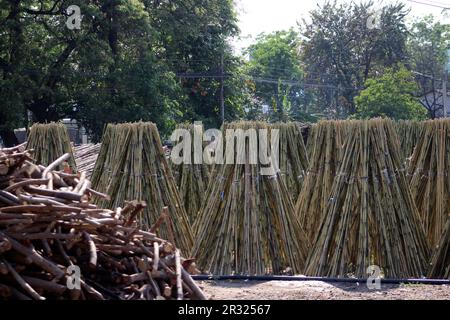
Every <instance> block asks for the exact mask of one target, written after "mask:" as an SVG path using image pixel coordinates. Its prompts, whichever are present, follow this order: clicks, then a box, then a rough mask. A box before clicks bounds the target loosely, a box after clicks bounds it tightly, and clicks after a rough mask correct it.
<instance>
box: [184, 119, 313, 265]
mask: <svg viewBox="0 0 450 320" xmlns="http://www.w3.org/2000/svg"><path fill="white" fill-rule="evenodd" d="M239 129H242V130H243V131H247V130H248V129H255V130H264V129H265V130H267V132H268V133H269V135H271V137H269V138H268V141H271V140H272V136H275V133H274V132H275V131H273V130H271V128H270V126H269V125H267V124H265V123H259V122H237V123H231V124H225V125H224V131H225V132H227V133H228V130H230V131H231V130H233V131H234V130H239ZM233 131H232V132H233ZM261 132H265V131H261ZM254 139H255V140H257V141H256V142H255V141H254V140H253V142H254V143H251V142H252V141H251V139H248V140H246V142H245V143H242V144H237V147H236V146H231V144H230V146H229V147H228V148H225V149H226V150H225V151H226V152H225V153H226V154H231V155H232V156H233V159H234V160H235V159H237V157H240V156H243V158H244V161H242V162H240V163H236V162H239V161H234V163H230V162H226V163H225V164H218V165H215V167H214V169H213V170H212V175H211V181H210V184H209V187H208V192H207V197H206V200H205V202H204V204H203V206H202V210H201V211H200V215H199V218H198V219H197V222H196V224H195V227H194V230H195V232H196V241H195V244H194V249H193V252H192V256H194V257H196V259H197V262H198V265H199V266H200V267H201V268H202V269H203V270H204V271H206V272H212V273H214V274H231V273H237V274H264V273H275V274H277V273H280V272H282V271H283V270H285V269H286V268H288V267H290V268H292V270H293V271H294V272H300V271H302V270H303V266H304V262H305V259H306V255H307V253H308V250H309V241H308V239H307V236H306V234H305V232H304V231H303V228H302V227H301V225H300V223H299V221H298V219H297V218H296V216H295V215H294V207H293V203H292V201H291V199H290V196H289V192H288V190H287V188H286V185H285V183H284V182H283V179H281V175H280V172H279V170H275V171H272V173H275V174H273V175H270V176H268V175H265V173H266V172H262V171H261V169H263V167H264V166H263V165H261V164H260V163H261V162H265V161H258V162H257V163H256V164H255V162H254V161H251V160H250V159H251V158H253V160H254V156H255V155H254V154H253V155H252V154H251V151H250V150H253V151H254V149H250V148H251V146H253V147H254V146H255V144H257V145H258V147H257V149H256V150H257V152H259V154H260V155H261V152H262V153H266V150H264V149H262V145H263V143H262V141H261V138H259V137H258V134H255V135H254ZM274 140H275V139H274ZM271 146H272V147H273V146H274V145H271ZM272 152H273V153H274V154H275V152H276V151H275V150H272ZM271 158H272V159H271V160H272V161H271V163H272V164H274V162H276V161H273V160H274V159H273V157H271ZM241 159H242V158H241ZM263 173H264V174H263ZM205 248H207V249H205Z"/></svg>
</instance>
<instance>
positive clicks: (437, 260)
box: [428, 218, 450, 279]
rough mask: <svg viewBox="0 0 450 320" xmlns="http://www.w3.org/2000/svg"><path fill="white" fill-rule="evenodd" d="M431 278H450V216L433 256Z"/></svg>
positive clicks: (429, 274)
mask: <svg viewBox="0 0 450 320" xmlns="http://www.w3.org/2000/svg"><path fill="white" fill-rule="evenodd" d="M428 277H430V278H438V279H444V278H445V279H450V218H449V219H447V223H446V224H445V228H444V232H443V233H442V236H441V238H440V240H439V242H438V244H437V246H436V248H435V249H434V252H433V256H432V258H431V266H430V271H429V273H428Z"/></svg>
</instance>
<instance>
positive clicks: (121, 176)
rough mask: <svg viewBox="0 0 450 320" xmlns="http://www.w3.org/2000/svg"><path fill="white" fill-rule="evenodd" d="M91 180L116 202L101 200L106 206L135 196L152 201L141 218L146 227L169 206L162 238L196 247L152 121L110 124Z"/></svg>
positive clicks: (141, 224) (182, 246) (115, 204)
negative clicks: (193, 244)
mask: <svg viewBox="0 0 450 320" xmlns="http://www.w3.org/2000/svg"><path fill="white" fill-rule="evenodd" d="M92 185H93V186H94V188H95V189H96V190H99V191H101V192H105V193H107V194H108V195H110V196H111V199H112V200H111V201H106V200H104V199H101V200H99V202H98V204H99V205H101V206H105V207H108V208H114V207H117V206H119V205H120V204H121V203H124V201H125V200H132V199H136V200H144V201H145V202H147V208H146V209H145V210H144V211H143V213H142V214H141V215H140V217H139V222H140V226H141V227H142V228H144V229H148V228H150V227H151V226H153V225H154V224H155V223H156V222H157V221H158V222H160V221H161V220H160V219H161V217H160V213H161V212H162V210H163V208H164V207H167V213H168V215H166V216H165V221H166V225H165V228H161V230H160V234H161V237H165V238H166V239H169V240H171V241H172V242H174V243H175V244H176V245H177V246H178V247H179V248H181V249H182V250H183V252H186V253H188V252H189V251H190V250H191V248H192V241H193V239H192V230H191V227H190V224H189V219H188V217H187V214H186V211H185V209H184V207H183V205H182V202H181V199H180V196H179V194H178V190H177V187H176V184H175V179H174V178H173V176H172V171H171V169H170V166H169V163H168V162H167V159H166V157H165V154H164V150H163V147H162V145H161V141H160V137H159V133H158V129H157V128H156V125H154V124H153V123H143V122H139V123H133V124H117V125H112V124H110V125H108V126H107V127H106V129H105V131H104V134H103V139H102V146H101V149H100V153H99V156H98V158H97V162H96V164H95V168H94V172H93V174H92ZM158 224H159V223H158ZM152 231H153V230H152Z"/></svg>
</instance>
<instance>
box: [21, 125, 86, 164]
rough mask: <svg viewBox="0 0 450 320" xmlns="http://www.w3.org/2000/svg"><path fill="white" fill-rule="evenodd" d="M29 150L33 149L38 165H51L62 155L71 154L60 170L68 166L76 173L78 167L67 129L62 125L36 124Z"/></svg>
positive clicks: (31, 132)
mask: <svg viewBox="0 0 450 320" xmlns="http://www.w3.org/2000/svg"><path fill="white" fill-rule="evenodd" d="M27 149H33V150H34V151H33V157H34V159H35V160H36V162H37V163H38V164H42V165H44V166H46V165H49V164H50V163H52V162H53V161H55V160H56V159H58V157H59V156H60V155H62V154H65V153H68V154H70V157H69V159H68V160H67V164H62V165H60V166H59V168H57V169H59V170H63V169H65V168H64V167H65V166H68V167H69V168H70V170H71V171H73V172H76V171H77V167H76V163H75V158H74V156H73V151H72V145H71V143H70V138H69V133H68V132H67V128H66V126H65V125H64V124H62V123H55V122H52V123H45V124H44V123H35V124H34V125H33V126H32V127H31V128H30V133H29V135H28V143H27Z"/></svg>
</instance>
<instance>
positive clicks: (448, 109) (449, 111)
mask: <svg viewBox="0 0 450 320" xmlns="http://www.w3.org/2000/svg"><path fill="white" fill-rule="evenodd" d="M449 67H450V49H447V59H446V61H445V65H444V76H443V77H442V103H443V105H444V108H443V111H444V118H447V117H450V106H449V105H448V97H447V82H448V70H449Z"/></svg>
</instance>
